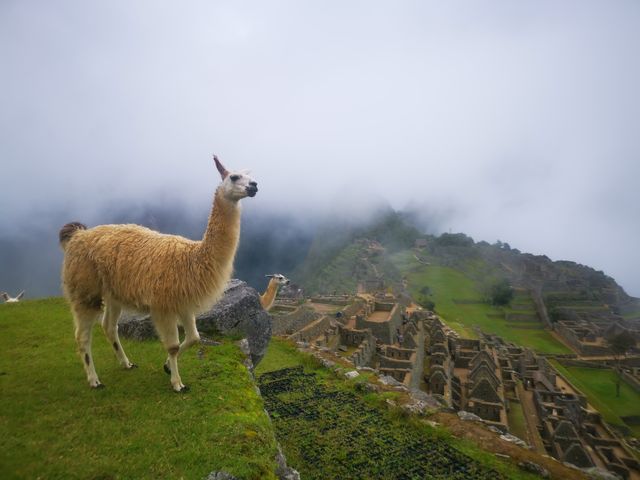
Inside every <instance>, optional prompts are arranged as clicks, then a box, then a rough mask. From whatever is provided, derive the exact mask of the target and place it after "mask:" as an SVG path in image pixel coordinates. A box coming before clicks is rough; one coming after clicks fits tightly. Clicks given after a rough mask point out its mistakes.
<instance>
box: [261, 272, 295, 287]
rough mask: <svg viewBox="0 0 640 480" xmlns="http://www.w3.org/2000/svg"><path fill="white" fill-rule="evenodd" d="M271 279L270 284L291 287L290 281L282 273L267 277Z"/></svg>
mask: <svg viewBox="0 0 640 480" xmlns="http://www.w3.org/2000/svg"><path fill="white" fill-rule="evenodd" d="M265 276H266V277H268V278H270V279H271V280H269V282H275V283H277V284H278V285H289V283H290V280H289V279H288V278H287V277H285V276H284V275H282V274H280V273H274V274H273V275H265Z"/></svg>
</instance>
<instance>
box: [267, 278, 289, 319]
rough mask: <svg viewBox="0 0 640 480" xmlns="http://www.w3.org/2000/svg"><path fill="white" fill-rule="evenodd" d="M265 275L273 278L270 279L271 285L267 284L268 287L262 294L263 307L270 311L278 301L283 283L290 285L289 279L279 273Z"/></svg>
mask: <svg viewBox="0 0 640 480" xmlns="http://www.w3.org/2000/svg"><path fill="white" fill-rule="evenodd" d="M265 276H266V277H268V278H271V280H269V285H267V289H266V290H265V292H264V294H262V295H260V304H262V308H264V309H265V310H266V311H267V312H268V311H269V310H271V307H273V304H274V303H275V301H276V295H277V294H278V289H279V288H280V287H281V286H282V285H289V279H288V278H287V277H285V276H284V275H281V274H279V273H274V274H273V275H265Z"/></svg>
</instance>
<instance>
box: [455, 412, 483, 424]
mask: <svg viewBox="0 0 640 480" xmlns="http://www.w3.org/2000/svg"><path fill="white" fill-rule="evenodd" d="M458 418H460V420H467V421H470V422H481V421H482V419H481V418H480V417H479V416H478V415H476V414H475V413H471V412H467V411H466V410H460V411H459V412H458Z"/></svg>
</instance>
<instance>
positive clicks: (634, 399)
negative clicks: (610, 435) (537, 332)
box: [551, 360, 640, 437]
mask: <svg viewBox="0 0 640 480" xmlns="http://www.w3.org/2000/svg"><path fill="white" fill-rule="evenodd" d="M551 363H552V365H553V366H554V368H556V370H558V371H559V372H560V373H561V374H563V375H564V376H565V377H566V378H567V379H568V380H569V381H570V382H571V383H572V384H573V386H575V387H576V388H578V389H579V390H581V391H582V393H584V394H585V395H586V396H587V399H588V401H589V403H590V404H591V405H593V406H594V407H595V408H596V409H597V410H598V411H599V412H600V413H601V414H602V416H603V418H604V419H605V420H606V421H607V422H608V423H610V424H612V425H617V426H622V427H627V428H629V429H630V430H631V432H632V434H633V435H634V436H636V437H640V425H633V424H630V423H625V421H624V418H626V417H636V418H640V395H639V394H638V392H636V391H635V390H634V389H633V388H632V387H631V386H630V385H629V384H627V383H626V382H624V381H623V382H621V384H620V396H619V397H616V386H615V382H616V374H615V372H613V371H612V370H608V369H598V368H584V367H573V366H564V365H562V364H561V363H559V362H558V361H557V360H551Z"/></svg>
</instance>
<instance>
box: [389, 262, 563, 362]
mask: <svg viewBox="0 0 640 480" xmlns="http://www.w3.org/2000/svg"><path fill="white" fill-rule="evenodd" d="M391 261H392V262H393V264H394V265H395V266H396V268H398V269H399V270H400V271H401V273H402V274H403V275H404V276H405V277H406V280H407V283H408V288H409V292H410V293H411V295H412V297H413V298H414V299H416V300H419V299H420V298H425V295H426V298H428V299H430V300H431V301H433V302H434V303H435V305H436V311H437V313H438V314H439V315H440V316H441V317H442V318H443V319H444V320H445V321H446V322H447V324H448V325H450V326H451V327H452V328H453V329H455V330H456V331H457V332H458V333H460V334H461V335H462V336H465V337H471V338H476V337H477V334H476V332H475V331H474V329H473V327H474V326H478V327H479V328H480V329H481V330H482V331H484V332H486V333H494V334H497V335H500V336H501V337H502V338H504V339H505V340H510V341H512V342H514V343H516V344H518V345H522V346H525V347H529V348H532V349H534V350H536V351H538V352H541V353H559V354H561V353H571V350H569V348H568V347H566V346H565V345H563V344H562V343H560V342H559V341H558V340H556V339H555V338H554V337H553V336H552V335H551V333H550V332H549V331H547V330H545V329H544V326H543V325H542V323H541V322H540V321H539V320H538V318H537V316H536V314H535V308H534V305H533V301H532V300H531V298H529V296H528V295H527V294H526V292H518V293H517V295H516V298H515V299H514V301H513V303H512V306H511V307H509V308H502V307H495V306H492V305H489V304H487V303H485V302H484V301H483V295H482V285H481V284H479V282H478V281H476V280H473V279H472V278H470V277H469V276H468V275H466V274H465V273H463V272H461V271H458V270H456V269H453V268H451V267H447V266H442V265H438V264H436V263H433V264H429V265H426V264H424V263H421V262H420V261H418V260H417V259H416V258H415V256H414V254H413V252H411V251H404V252H400V253H398V254H395V255H393V256H392V257H391ZM427 291H428V292H429V293H428V294H425V292H427Z"/></svg>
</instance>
